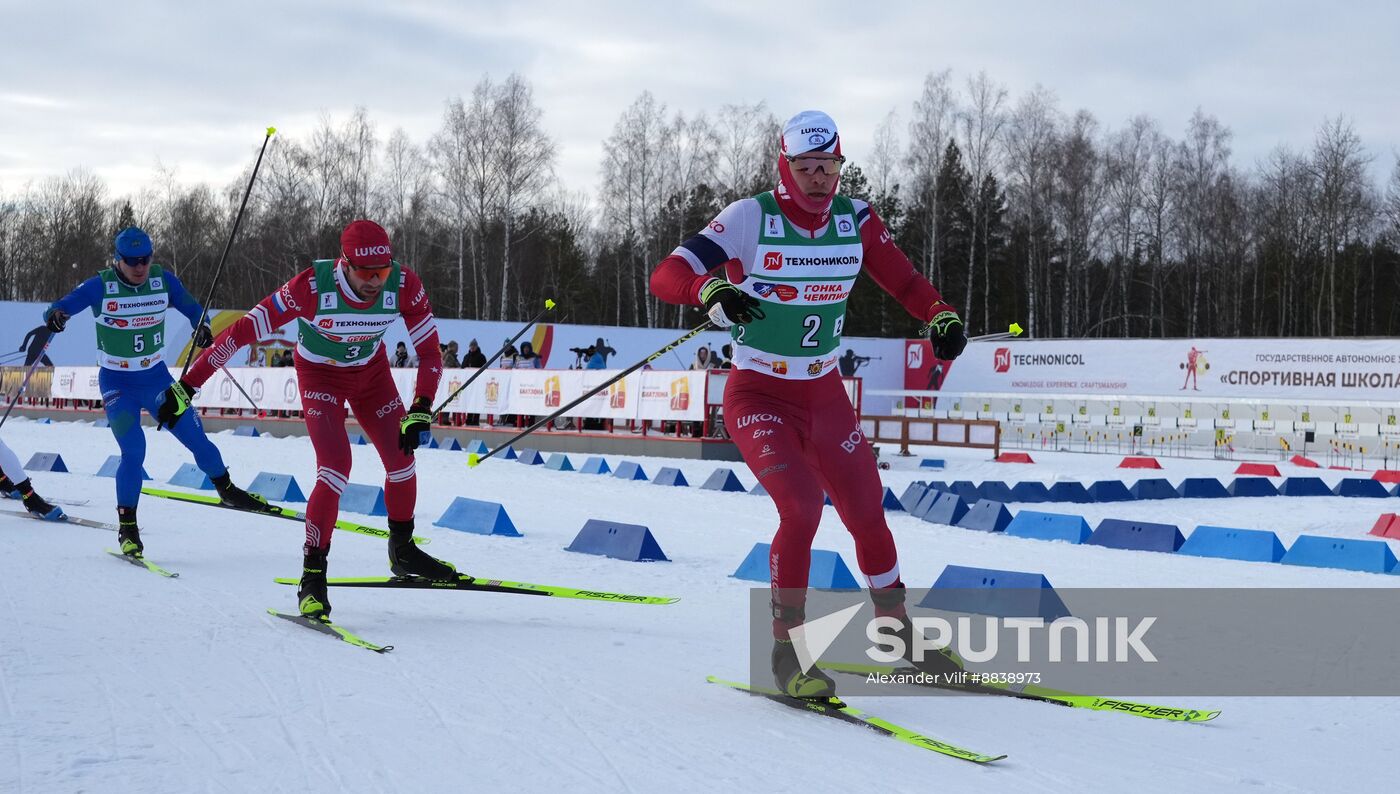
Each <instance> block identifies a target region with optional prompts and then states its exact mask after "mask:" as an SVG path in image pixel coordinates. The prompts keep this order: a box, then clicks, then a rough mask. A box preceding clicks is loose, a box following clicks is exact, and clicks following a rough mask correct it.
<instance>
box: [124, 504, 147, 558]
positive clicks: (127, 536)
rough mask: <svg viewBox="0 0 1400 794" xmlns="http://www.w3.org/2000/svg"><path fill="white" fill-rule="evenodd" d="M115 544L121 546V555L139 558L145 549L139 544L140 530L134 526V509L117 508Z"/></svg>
mask: <svg viewBox="0 0 1400 794" xmlns="http://www.w3.org/2000/svg"><path fill="white" fill-rule="evenodd" d="M117 542H118V543H120V544H122V554H125V555H126V556H128V557H140V556H141V552H143V551H145V550H146V547H145V546H144V545H142V543H141V528H140V527H138V526H136V508H134V507H118V508H117Z"/></svg>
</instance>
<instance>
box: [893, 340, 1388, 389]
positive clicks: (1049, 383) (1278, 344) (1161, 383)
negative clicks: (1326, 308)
mask: <svg viewBox="0 0 1400 794" xmlns="http://www.w3.org/2000/svg"><path fill="white" fill-rule="evenodd" d="M910 358H912V357H910ZM941 390H942V391H947V392H957V393H1022V394H1084V395H1086V396H1087V395H1157V396H1174V395H1189V396H1191V397H1192V398H1200V397H1240V398H1258V399H1275V398H1288V399H1319V400H1321V399H1327V400H1332V399H1359V400H1397V399H1400V343H1397V342H1394V341H1390V340H1383V339H1150V340H1148V339H1134V340H1112V339H1102V340H1100V339H1095V340H1087V339H1086V340H1053V341H1043V342H1042V341H1010V342H975V343H973V344H970V345H968V346H967V350H966V351H965V352H964V353H963V354H962V356H960V357H959V358H958V360H957V361H956V362H955V365H954V366H952V367H949V368H948V371H947V374H946V375H945V376H944V377H943V378H942V381H941Z"/></svg>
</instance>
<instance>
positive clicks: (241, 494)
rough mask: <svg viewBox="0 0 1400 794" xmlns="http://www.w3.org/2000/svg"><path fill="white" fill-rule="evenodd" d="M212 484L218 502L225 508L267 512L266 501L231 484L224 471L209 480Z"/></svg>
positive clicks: (258, 495)
mask: <svg viewBox="0 0 1400 794" xmlns="http://www.w3.org/2000/svg"><path fill="white" fill-rule="evenodd" d="M209 479H210V480H211V481H212V482H213V483H214V490H216V491H218V492H219V501H220V502H223V503H224V505H225V506H227V507H232V508H236V509H238V510H251V511H253V512H255V513H266V512H269V509H268V505H267V500H266V499H264V498H263V497H262V496H261V495H260V494H255V493H248V492H247V491H245V490H243V489H242V488H239V487H238V486H237V485H234V484H233V480H232V478H230V477H229V475H228V472H227V471H225V472H224V473H223V474H221V475H219V476H218V477H210V478H209Z"/></svg>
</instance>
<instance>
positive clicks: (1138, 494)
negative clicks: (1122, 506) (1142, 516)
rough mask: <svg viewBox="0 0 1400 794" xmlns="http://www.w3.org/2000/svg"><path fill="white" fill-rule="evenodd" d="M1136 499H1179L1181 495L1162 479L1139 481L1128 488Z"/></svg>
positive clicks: (1154, 478)
mask: <svg viewBox="0 0 1400 794" xmlns="http://www.w3.org/2000/svg"><path fill="white" fill-rule="evenodd" d="M1128 490H1129V491H1131V492H1132V494H1133V498H1134V499H1177V498H1180V496H1181V494H1179V493H1177V492H1176V489H1175V488H1173V487H1172V484H1171V483H1169V482H1167V481H1166V480H1165V479H1163V478H1161V477H1153V478H1150V479H1146V480H1138V481H1137V482H1135V483H1133V484H1132V486H1131V487H1129V488H1128Z"/></svg>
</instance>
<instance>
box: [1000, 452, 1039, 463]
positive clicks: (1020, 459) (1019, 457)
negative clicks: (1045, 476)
mask: <svg viewBox="0 0 1400 794" xmlns="http://www.w3.org/2000/svg"><path fill="white" fill-rule="evenodd" d="M997 463H1035V461H1033V460H1031V456H1030V455H1029V454H1028V453H1025V452H1003V453H1001V454H1000V455H998V456H997Z"/></svg>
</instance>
